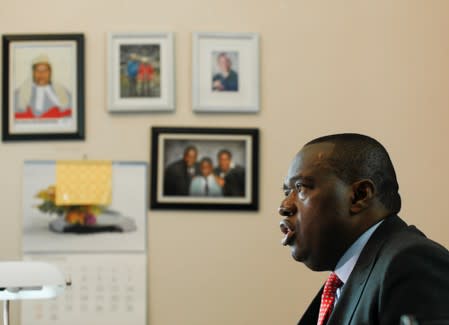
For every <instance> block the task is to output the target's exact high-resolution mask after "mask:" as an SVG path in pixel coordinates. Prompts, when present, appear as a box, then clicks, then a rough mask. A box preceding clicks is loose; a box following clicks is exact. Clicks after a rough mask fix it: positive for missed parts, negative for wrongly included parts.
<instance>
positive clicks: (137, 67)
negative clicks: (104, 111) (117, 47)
mask: <svg viewBox="0 0 449 325" xmlns="http://www.w3.org/2000/svg"><path fill="white" fill-rule="evenodd" d="M126 78H127V79H126V81H127V86H128V87H127V90H128V91H127V94H126V96H127V97H142V96H144V97H148V96H153V91H152V88H153V87H152V83H153V81H154V79H155V67H154V63H152V62H151V58H150V57H147V56H140V55H138V54H137V53H131V54H130V55H129V58H128V61H127V62H126Z"/></svg>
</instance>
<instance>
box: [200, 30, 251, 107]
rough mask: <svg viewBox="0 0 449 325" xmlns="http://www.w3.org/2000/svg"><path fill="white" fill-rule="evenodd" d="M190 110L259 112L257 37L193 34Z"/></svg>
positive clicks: (248, 35) (233, 34)
mask: <svg viewBox="0 0 449 325" xmlns="http://www.w3.org/2000/svg"><path fill="white" fill-rule="evenodd" d="M192 90H193V97H192V98H193V110H194V111H195V112H221V113H226V112H230V113H256V112H258V111H259V35H258V34H256V33H194V34H193V89H192Z"/></svg>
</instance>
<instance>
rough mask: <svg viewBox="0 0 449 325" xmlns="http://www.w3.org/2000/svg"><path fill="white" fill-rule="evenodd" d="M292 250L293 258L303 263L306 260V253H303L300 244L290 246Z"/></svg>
mask: <svg viewBox="0 0 449 325" xmlns="http://www.w3.org/2000/svg"><path fill="white" fill-rule="evenodd" d="M290 251H291V255H292V257H293V259H294V260H295V261H296V262H301V263H303V262H304V260H305V257H304V254H302V253H301V251H300V250H299V248H298V246H296V245H292V246H290Z"/></svg>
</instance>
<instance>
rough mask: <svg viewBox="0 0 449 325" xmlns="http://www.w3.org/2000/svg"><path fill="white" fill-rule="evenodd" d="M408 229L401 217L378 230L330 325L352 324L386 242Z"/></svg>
mask: <svg viewBox="0 0 449 325" xmlns="http://www.w3.org/2000/svg"><path fill="white" fill-rule="evenodd" d="M406 227H407V224H406V223H405V222H404V221H402V220H401V219H400V218H399V217H397V216H390V217H388V218H386V219H385V220H384V222H383V223H382V224H381V225H380V226H379V228H377V229H376V231H375V232H374V233H373V235H372V236H371V238H370V239H369V240H368V243H367V244H366V246H365V247H364V248H363V250H362V253H361V254H360V257H359V259H358V261H357V263H356V265H355V267H354V269H353V271H352V273H351V275H350V277H349V279H348V281H347V282H346V283H345V284H344V287H343V290H342V294H341V296H340V298H339V300H338V303H337V305H336V306H335V309H334V311H333V312H332V314H331V317H330V318H329V321H328V323H327V324H328V325H332V324H339V325H340V324H349V323H350V322H351V319H352V317H353V315H354V312H355V310H356V308H357V305H358V303H359V301H360V298H361V296H362V293H363V291H364V290H365V287H366V283H367V282H368V279H369V277H370V275H371V272H372V270H373V267H374V265H375V264H376V261H377V257H378V254H379V251H380V249H381V247H382V246H383V244H384V243H385V240H386V239H387V238H388V237H389V236H390V235H391V234H392V233H394V232H396V231H398V230H401V229H405V228H406ZM318 308H319V307H318Z"/></svg>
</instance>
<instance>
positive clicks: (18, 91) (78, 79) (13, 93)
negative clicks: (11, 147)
mask: <svg viewBox="0 0 449 325" xmlns="http://www.w3.org/2000/svg"><path fill="white" fill-rule="evenodd" d="M2 46H3V47H2V48H3V62H2V64H3V76H2V79H3V100H2V140H3V141H40V140H84V138H85V125H84V124H85V115H84V60H85V59H84V35H83V34H20V35H18V34H17V35H3V37H2ZM33 57H34V58H33ZM45 64H47V66H48V67H49V69H48V70H49V71H50V72H49V75H48V77H46V78H47V79H46V81H45V78H44V79H42V77H41V79H37V78H38V77H36V72H35V67H36V66H42V65H45ZM73 65H75V66H73ZM57 69H59V70H57ZM56 76H58V77H59V78H61V79H62V80H59V81H58V80H56V79H57V78H58V77H56ZM53 78H54V79H55V80H53ZM19 80H20V81H19ZM36 80H38V81H36ZM42 80H44V81H42ZM39 82H40V83H41V84H42V83H43V82H47V84H46V85H48V86H49V87H50V88H51V89H52V90H50V91H49V92H51V93H52V94H53V95H48V92H47V93H46V95H45V96H49V97H48V98H52V99H53V100H52V101H47V102H44V101H46V100H47V98H45V99H41V101H40V104H36V105H34V104H32V103H37V99H36V98H38V97H39V95H37V92H38V90H37V87H35V86H37V85H41V84H39ZM44 85H45V84H44ZM33 87H34V88H33ZM41 88H44V87H41ZM39 91H40V90H39ZM46 91H47V90H46ZM42 93H43V92H41V94H42ZM33 96H34V97H33ZM40 98H42V95H41V96H40ZM55 98H56V99H55ZM52 105H53V106H52ZM47 109H48V110H47Z"/></svg>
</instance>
